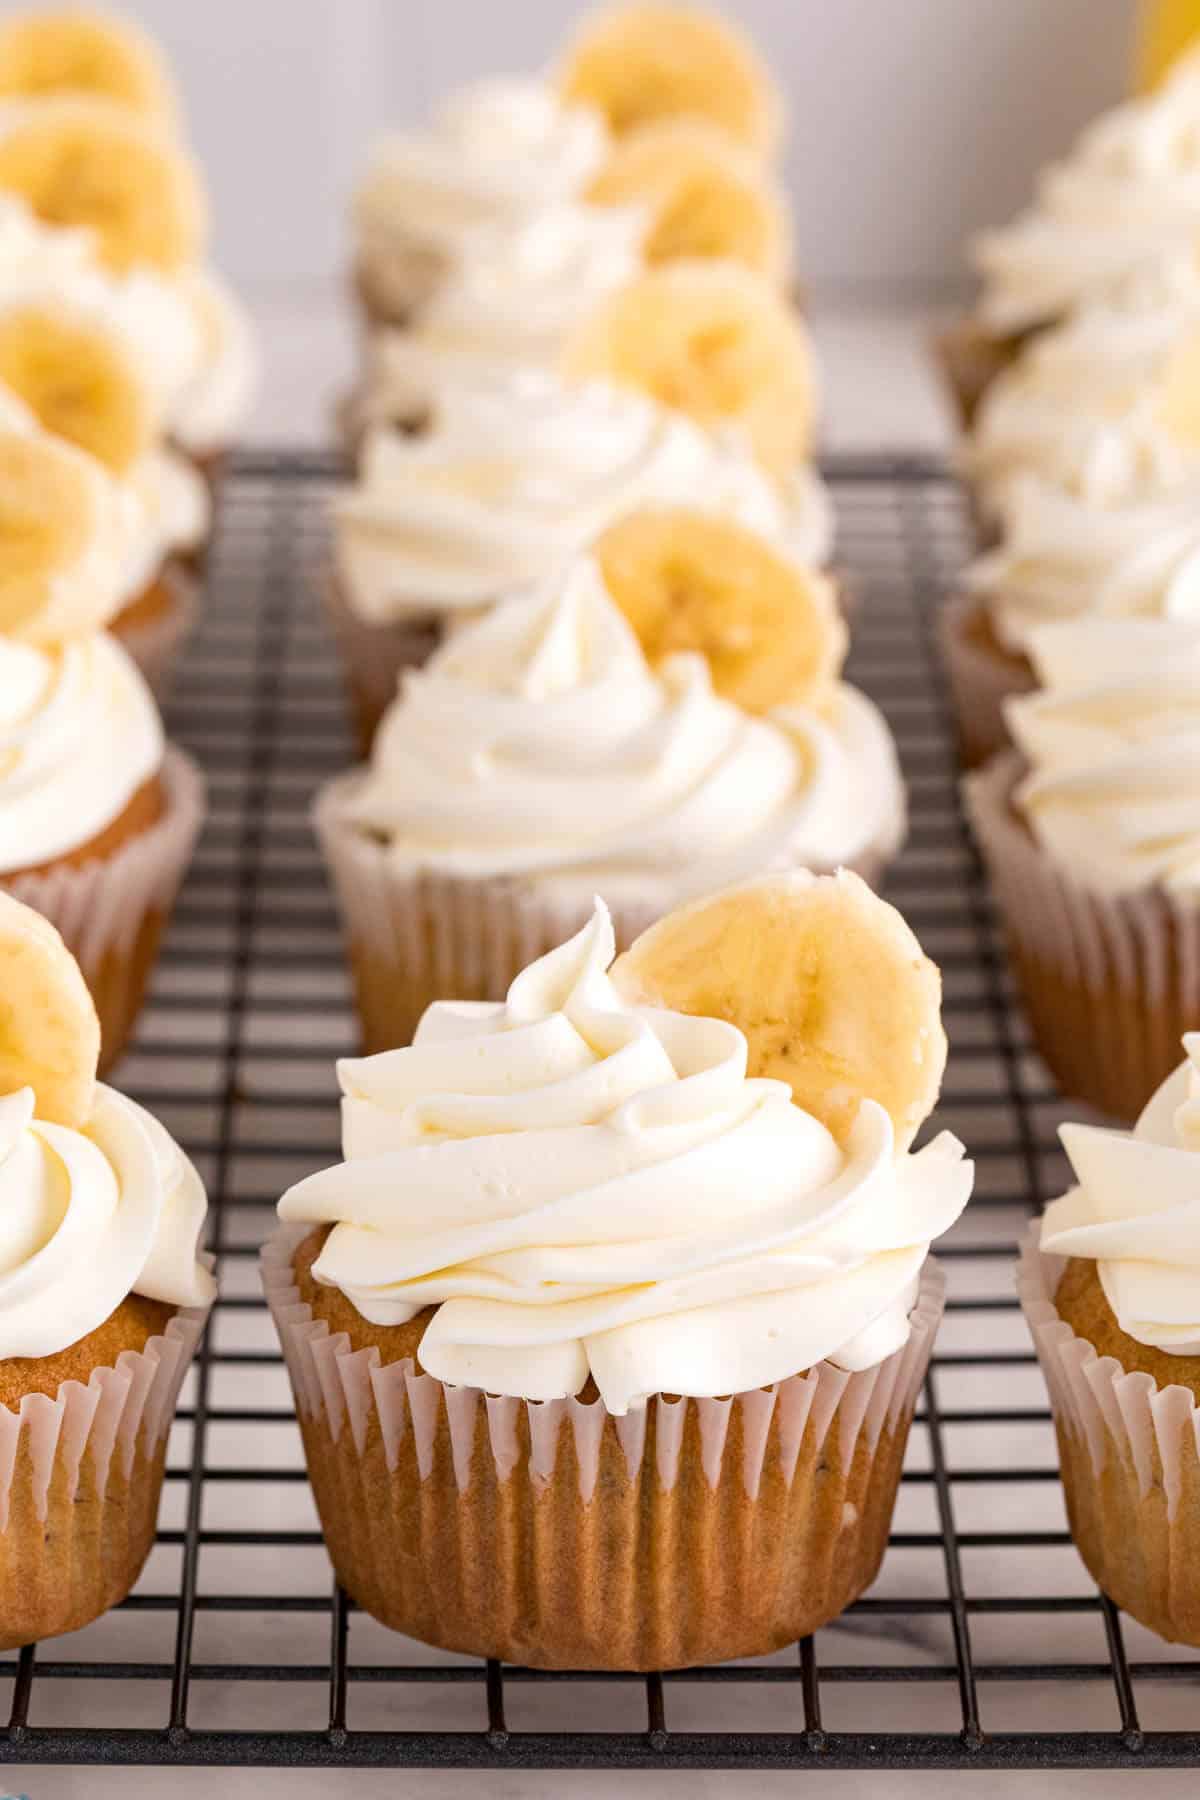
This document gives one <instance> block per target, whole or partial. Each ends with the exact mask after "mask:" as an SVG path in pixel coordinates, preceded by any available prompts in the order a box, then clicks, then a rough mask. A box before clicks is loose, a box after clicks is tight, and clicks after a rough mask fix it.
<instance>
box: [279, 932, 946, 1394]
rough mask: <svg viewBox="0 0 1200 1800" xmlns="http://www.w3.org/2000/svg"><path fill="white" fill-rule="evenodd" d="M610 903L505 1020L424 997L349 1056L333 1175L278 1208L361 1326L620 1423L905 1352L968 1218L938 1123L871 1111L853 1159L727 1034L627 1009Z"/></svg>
mask: <svg viewBox="0 0 1200 1800" xmlns="http://www.w3.org/2000/svg"><path fill="white" fill-rule="evenodd" d="M612 956H613V931H612V924H611V921H610V919H609V917H608V913H607V911H606V909H605V908H604V906H603V904H602V903H600V902H597V904H596V909H595V912H594V915H593V917H592V919H591V921H590V923H589V924H588V925H586V926H585V927H584V929H583V930H582V931H580V932H579V934H578V935H577V936H576V937H574V938H572V939H571V940H570V941H569V942H568V943H566V944H564V945H563V946H562V947H561V948H560V949H558V950H555V951H552V952H551V953H550V955H548V956H545V957H543V958H542V959H541V960H540V961H539V962H536V963H533V964H532V965H531V966H530V967H529V968H528V969H526V970H525V971H524V973H523V974H521V975H519V976H518V977H517V979H516V981H515V982H514V983H513V985H512V987H511V988H510V989H509V993H508V999H507V1001H506V1002H504V1003H502V1004H500V1005H495V1006H492V1005H486V1004H485V1005H470V1004H454V1003H449V1002H448V1003H442V1004H438V1005H434V1006H432V1007H430V1009H429V1011H428V1012H427V1013H426V1014H425V1017H424V1018H423V1019H422V1021H421V1024H420V1026H419V1027H418V1030H417V1034H416V1037H415V1039H414V1042H413V1044H412V1046H411V1047H410V1048H408V1049H404V1050H392V1051H388V1052H386V1053H385V1054H383V1055H382V1056H374V1057H369V1058H367V1059H365V1060H361V1061H343V1062H341V1063H340V1064H339V1065H338V1075H339V1079H340V1081H341V1084H342V1091H343V1095H344V1098H343V1102H342V1130H343V1149H344V1153H345V1158H346V1160H345V1162H343V1163H341V1164H339V1165H338V1166H337V1167H335V1168H332V1169H328V1170H326V1171H324V1172H323V1173H321V1174H318V1175H314V1176H311V1177H310V1178H309V1179H308V1180H307V1181H303V1182H301V1183H300V1184H299V1185H298V1186H297V1187H294V1188H292V1189H291V1190H290V1191H289V1192H288V1193H287V1194H285V1195H284V1197H283V1199H282V1201H281V1202H280V1208H279V1210H280V1214H281V1216H282V1217H283V1218H285V1219H296V1220H305V1221H311V1222H312V1223H314V1224H318V1223H330V1224H332V1225H333V1227H334V1229H333V1230H332V1232H331V1233H330V1235H329V1237H328V1239H327V1240H326V1243H325V1245H324V1247H323V1249H322V1251H321V1255H320V1257H319V1258H318V1260H317V1262H316V1263H315V1264H314V1271H313V1272H314V1274H315V1276H316V1278H317V1279H318V1280H319V1281H324V1282H327V1283H329V1284H331V1285H333V1286H336V1287H338V1288H340V1289H341V1290H342V1292H343V1293H344V1294H345V1295H346V1296H347V1297H348V1298H349V1299H350V1300H351V1301H352V1303H353V1304H354V1305H355V1306H356V1307H357V1309H358V1311H359V1312H360V1313H361V1314H362V1315H363V1317H364V1318H366V1319H369V1320H371V1321H373V1322H375V1323H379V1324H385V1325H392V1324H402V1323H404V1322H405V1321H406V1320H408V1319H410V1318H412V1317H413V1316H414V1315H415V1314H416V1313H417V1312H419V1311H420V1310H421V1308H423V1307H426V1306H436V1307H437V1309H438V1310H437V1312H436V1313H435V1315H434V1317H433V1319H432V1321H431V1323H430V1324H429V1326H428V1328H427V1330H426V1332H425V1335H424V1337H423V1339H422V1341H421V1346H420V1352H419V1354H420V1361H421V1363H422V1365H423V1366H424V1367H425V1369H426V1370H428V1372H429V1373H430V1374H432V1375H435V1376H437V1377H439V1378H440V1379H441V1380H443V1381H451V1382H457V1383H463V1384H467V1385H470V1386H473V1387H480V1388H483V1389H485V1390H486V1391H487V1392H489V1393H498V1394H515V1395H518V1396H521V1397H524V1398H526V1399H533V1400H545V1399H553V1398H557V1397H560V1396H564V1395H569V1394H576V1393H578V1392H579V1391H580V1389H581V1388H582V1387H583V1386H584V1385H585V1383H586V1382H587V1379H588V1376H589V1375H591V1376H592V1377H593V1379H594V1380H595V1382H596V1385H597V1387H598V1389H599V1391H600V1396H601V1398H602V1400H603V1401H604V1404H605V1405H606V1406H607V1407H608V1409H609V1411H610V1412H613V1413H617V1414H622V1413H625V1412H627V1411H629V1409H630V1408H631V1407H635V1408H636V1407H640V1406H642V1405H644V1403H645V1401H646V1400H647V1398H648V1397H649V1396H650V1395H652V1394H656V1393H676V1394H699V1395H710V1396H711V1395H719V1394H729V1393H738V1392H742V1391H744V1390H745V1389H748V1388H753V1387H761V1386H766V1385H769V1384H770V1383H771V1382H774V1381H779V1380H782V1379H785V1378H786V1377H787V1376H790V1375H794V1374H798V1373H799V1372H800V1371H802V1370H804V1369H807V1368H809V1367H811V1366H812V1364H814V1363H816V1362H819V1361H821V1360H822V1359H823V1358H826V1357H829V1358H832V1359H833V1360H834V1361H836V1362H838V1363H840V1364H841V1366H842V1367H844V1368H847V1369H859V1368H869V1367H872V1366H873V1365H874V1364H876V1363H878V1362H880V1361H882V1359H883V1358H884V1357H885V1356H888V1355H890V1354H891V1353H892V1352H893V1351H894V1350H896V1349H898V1348H899V1347H900V1346H901V1345H902V1344H903V1343H904V1342H905V1340H906V1338H907V1336H908V1330H909V1325H908V1314H909V1311H910V1309H911V1307H912V1304H913V1299H914V1296H915V1292H916V1282H917V1276H918V1274H919V1271H920V1268H921V1265H922V1263H923V1262H924V1260H925V1257H926V1254H927V1252H928V1249H929V1245H930V1241H931V1240H932V1239H933V1238H935V1237H937V1236H939V1235H940V1234H941V1233H942V1232H943V1231H945V1230H947V1229H948V1227H949V1226H950V1225H952V1224H953V1223H954V1221H955V1219H957V1217H958V1216H959V1214H960V1213H961V1211H962V1209H963V1207H964V1205H965V1204H966V1201H967V1197H968V1195H969V1193H970V1188H971V1176H972V1170H971V1165H970V1164H969V1163H967V1162H964V1161H963V1155H962V1146H961V1145H960V1144H958V1143H957V1142H956V1140H955V1139H954V1138H952V1137H950V1136H949V1135H948V1134H943V1135H942V1136H941V1137H939V1138H937V1139H936V1140H935V1141H934V1142H933V1143H932V1144H930V1145H929V1146H928V1147H927V1148H926V1149H924V1150H922V1151H919V1152H918V1153H917V1154H916V1155H915V1156H914V1155H908V1154H903V1155H897V1153H896V1147H895V1144H894V1142H893V1137H892V1126H891V1120H890V1119H889V1118H888V1116H887V1114H886V1113H885V1112H884V1111H883V1110H882V1108H881V1107H879V1106H877V1105H875V1103H874V1102H873V1101H869V1100H867V1101H864V1102H863V1104H862V1106H861V1109H860V1111H859V1115H858V1119H857V1121H856V1124H855V1127H854V1130H853V1133H852V1136H851V1141H850V1144H849V1147H848V1149H847V1150H845V1151H843V1150H841V1149H840V1148H839V1147H838V1145H837V1144H836V1143H835V1142H834V1140H833V1138H832V1137H831V1136H830V1135H829V1133H828V1131H827V1130H826V1129H825V1127H824V1126H823V1125H821V1124H820V1123H819V1122H818V1121H817V1120H816V1119H814V1118H813V1117H811V1115H809V1114H808V1113H805V1112H802V1111H801V1109H800V1108H799V1107H798V1106H797V1105H795V1103H794V1102H793V1100H792V1097H791V1093H790V1090H789V1089H788V1088H787V1087H786V1086H785V1085H784V1084H783V1083H782V1082H777V1081H750V1080H747V1078H746V1040H745V1038H744V1036H743V1035H742V1033H741V1032H740V1031H739V1030H738V1029H737V1028H736V1026H733V1025H730V1024H726V1023H725V1022H723V1021H721V1020H716V1019H695V1018H688V1017H685V1016H684V1015H682V1014H679V1013H669V1012H663V1011H658V1010H655V1009H650V1008H633V1007H630V1006H628V1005H626V1004H625V1003H624V1002H623V1001H622V1000H621V998H620V996H619V995H618V993H617V991H616V989H615V988H614V987H613V985H612V983H611V981H610V980H609V978H608V975H607V974H606V972H605V971H606V970H607V968H608V965H609V963H610V962H611V960H612Z"/></svg>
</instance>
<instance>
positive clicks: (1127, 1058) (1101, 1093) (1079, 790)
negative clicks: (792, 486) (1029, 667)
mask: <svg viewBox="0 0 1200 1800" xmlns="http://www.w3.org/2000/svg"><path fill="white" fill-rule="evenodd" d="M1032 654H1033V660H1034V665H1035V668H1036V670H1037V674H1038V678H1039V680H1040V681H1041V683H1042V684H1043V691H1041V692H1039V693H1035V694H1031V695H1029V696H1027V697H1025V698H1022V699H1018V700H1013V701H1010V702H1009V705H1008V721H1009V725H1010V728H1011V731H1012V735H1013V738H1014V740H1015V742H1016V744H1017V746H1018V752H1019V753H1010V754H1008V755H1005V756H1002V757H998V758H996V759H995V760H994V761H993V762H991V763H989V765H988V766H987V768H986V769H985V770H983V771H982V772H981V773H979V774H977V775H975V776H973V777H972V778H971V779H970V780H969V782H968V785H967V797H968V802H969V806H970V811H971V817H972V820H973V823H974V825H975V829H976V832H977V835H978V837H979V841H980V846H981V848H982V851H983V854H984V858H985V860H986V862H987V864H988V869H989V873H990V875H991V878H992V883H993V886H994V889H995V893H996V898H997V900H998V902H999V906H1000V911H1001V915H1002V918H1003V922H1004V926H1005V931H1006V935H1007V937H1008V941H1009V946H1010V950H1011V953H1012V957H1013V961H1014V966H1015V970H1016V974H1017V977H1018V980H1019V982H1020V985H1021V989H1022V992H1023V996H1024V1000H1025V1006H1026V1010H1027V1011H1028V1014H1029V1018H1030V1023H1031V1026H1032V1028H1033V1035H1034V1041H1035V1043H1036V1044H1037V1047H1038V1049H1039V1050H1040V1051H1041V1053H1042V1055H1043V1056H1044V1057H1045V1059H1046V1062H1047V1063H1048V1064H1049V1066H1050V1069H1051V1072H1052V1073H1053V1075H1054V1077H1055V1079H1056V1080H1057V1082H1058V1084H1059V1086H1060V1087H1061V1088H1062V1090H1063V1092H1064V1093H1066V1094H1069V1095H1071V1096H1072V1097H1074V1098H1076V1099H1080V1100H1085V1101H1087V1102H1088V1103H1089V1104H1091V1105H1093V1106H1096V1107H1098V1108H1100V1110H1101V1111H1104V1112H1108V1113H1112V1114H1114V1115H1116V1116H1117V1117H1119V1118H1124V1119H1131V1118H1133V1117H1135V1116H1136V1114H1137V1112H1138V1110H1139V1109H1140V1108H1141V1107H1142V1106H1143V1105H1144V1104H1145V1102H1146V1100H1147V1099H1148V1098H1149V1096H1150V1095H1151V1094H1152V1093H1153V1091H1154V1089H1155V1088H1156V1087H1157V1086H1158V1085H1159V1083H1160V1082H1161V1081H1162V1080H1163V1079H1164V1077H1165V1075H1166V1074H1167V1072H1169V1070H1170V1069H1171V1068H1172V1067H1173V1066H1174V1062H1175V1058H1176V1054H1177V1049H1178V1045H1179V1041H1180V1038H1181V1037H1182V1035H1183V1033H1184V1032H1185V1031H1186V1030H1188V1029H1189V1028H1190V1025H1191V1023H1192V1021H1194V1020H1195V1019H1197V1018H1200V906H1198V902H1200V807H1198V805H1197V801H1196V793H1197V781H1198V779H1200V621H1195V620H1193V621H1189V622H1177V621H1163V620H1150V621H1147V620H1109V621H1099V620H1088V621H1085V622H1081V623H1077V624H1067V625H1053V626H1043V627H1042V628H1041V629H1040V630H1039V631H1037V632H1036V633H1035V634H1034V637H1033V642H1032Z"/></svg>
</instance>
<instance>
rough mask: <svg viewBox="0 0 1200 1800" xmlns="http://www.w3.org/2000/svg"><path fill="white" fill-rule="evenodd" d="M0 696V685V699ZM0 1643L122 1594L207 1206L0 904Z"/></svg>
mask: <svg viewBox="0 0 1200 1800" xmlns="http://www.w3.org/2000/svg"><path fill="white" fill-rule="evenodd" d="M3 691H4V690H3V689H2V688H0V692H3ZM0 963H2V965H3V969H4V998H5V1006H4V1022H3V1028H2V1029H0V1196H2V1197H3V1206H2V1208H0V1212H2V1215H3V1219H4V1226H3V1231H2V1233H0V1452H2V1453H0V1471H2V1473H0V1647H3V1648H4V1649H6V1650H11V1649H15V1648H16V1647H17V1646H19V1645H22V1644H31V1643H34V1642H36V1641H37V1640H38V1639H40V1638H46V1637H53V1636H56V1635H57V1634H58V1633H61V1632H66V1631H77V1630H78V1629H79V1628H80V1627H81V1626H83V1625H86V1624H87V1623H88V1621H89V1620H91V1619H94V1618H96V1617H97V1616H98V1615H99V1614H100V1613H102V1612H104V1611H105V1610H106V1609H107V1608H108V1607H110V1606H115V1605H116V1604H117V1603H118V1602H119V1601H121V1600H123V1599H124V1597H125V1595H126V1594H127V1593H128V1592H129V1590H130V1588H131V1587H132V1586H133V1583H134V1582H135V1581H136V1579H137V1577H138V1574H139V1572H140V1570H141V1567H142V1564H143V1563H144V1562H145V1560H146V1557H147V1555H148V1554H149V1552H150V1548H151V1546H152V1544H153V1542H154V1531H155V1522H156V1518H157V1513H158V1501H159V1494H160V1491H161V1488H162V1478H163V1461H164V1457H165V1453H166V1443H167V1432H168V1428H169V1426H170V1423H171V1418H172V1415H173V1413H174V1410H175V1402H176V1398H177V1396H178V1393H179V1388H180V1384H181V1382H182V1380H183V1377H184V1374H185V1373H186V1370H187V1366H188V1363H189V1361H190V1359H191V1356H192V1353H193V1351H194V1350H195V1347H196V1344H197V1342H198V1340H199V1337H200V1333H201V1331H202V1330H203V1327H204V1321H205V1318H206V1316H207V1313H208V1309H209V1307H210V1305H211V1302H212V1298H213V1293H214V1284H213V1279H212V1276H211V1274H210V1273H209V1270H208V1267H207V1259H205V1258H202V1257H201V1256H200V1255H199V1254H198V1250H197V1242H198V1238H199V1235H200V1232H201V1231H202V1229H203V1224H204V1215H205V1196H204V1189H203V1187H202V1186H201V1183H200V1179H199V1177H198V1175H197V1173H196V1171H195V1169H194V1168H193V1167H192V1165H191V1163H190V1162H189V1161H188V1160H187V1158H186V1157H185V1156H184V1155H183V1153H182V1151H181V1150H180V1149H179V1148H178V1146H177V1145H176V1144H175V1143H174V1142H173V1141H172V1139H171V1138H170V1137H169V1136H168V1135H167V1133H166V1132H165V1131H164V1130H163V1128H162V1126H161V1125H159V1124H157V1123H156V1121H155V1120H154V1119H152V1118H151V1117H150V1115H149V1114H148V1113H146V1112H144V1111H143V1110H142V1108H141V1107H140V1106H135V1105H134V1104H133V1102H132V1101H130V1100H126V1099H124V1098H123V1097H122V1096H121V1095H120V1094H118V1093H115V1092H114V1091H113V1089H111V1088H108V1087H104V1086H102V1085H101V1084H100V1083H98V1082H97V1081H96V1079H95V1074H96V1054H97V1050H98V1047H99V1041H100V1034H99V1028H98V1024H97V1020H96V1014H95V1010H94V1008H93V1006H92V1003H91V1000H90V998H89V995H88V991H87V988H86V987H85V985H84V982H83V979H82V977H81V975H80V973H79V970H78V968H77V967H76V966H75V964H74V962H73V961H72V959H71V957H70V956H69V955H68V953H67V951H66V949H65V947H64V946H63V943H62V940H61V939H60V938H59V937H58V935H57V933H56V932H55V931H54V930H53V928H52V927H51V926H50V925H49V924H48V923H47V922H46V920H44V919H42V918H41V917H39V916H38V915H37V914H35V913H32V912H30V911H29V910H28V909H27V908H25V907H23V906H20V905H18V904H17V902H16V901H15V900H13V899H11V898H10V897H9V896H8V895H6V894H3V893H0Z"/></svg>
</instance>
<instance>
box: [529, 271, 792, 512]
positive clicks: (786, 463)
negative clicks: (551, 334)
mask: <svg viewBox="0 0 1200 1800" xmlns="http://www.w3.org/2000/svg"><path fill="white" fill-rule="evenodd" d="M563 369H564V373H565V374H566V375H567V377H568V378H569V379H573V380H589V379H593V378H601V379H605V380H608V381H613V382H616V383H618V384H619V385H620V386H622V387H631V388H636V389H638V390H639V391H640V392H642V393H647V394H650V395H651V396H652V397H653V398H654V399H655V400H657V401H658V402H659V404H660V405H662V406H667V407H672V408H673V409H674V410H675V411H677V412H682V413H687V414H688V416H689V417H690V418H693V419H695V420H696V421H697V423H698V424H700V425H703V426H705V427H707V428H708V429H710V430H711V429H715V428H717V427H722V426H732V427H735V428H737V430H738V431H740V432H741V433H742V434H743V435H744V437H745V438H746V440H747V442H748V444H749V446H750V448H751V449H752V450H753V452H754V454H755V455H756V456H757V458H758V460H759V462H761V463H762V465H763V466H764V468H766V469H769V470H770V471H771V472H772V474H774V475H776V476H777V477H779V478H781V479H782V478H784V477H790V476H791V475H792V474H793V472H794V471H795V468H796V464H797V463H798V462H800V461H802V460H803V459H804V458H805V457H806V456H807V454H808V451H809V449H810V447H811V444H812V437H813V424H814V412H815V408H816V384H815V376H814V372H813V357H812V351H811V348H810V345H809V340H808V333H807V332H806V330H805V328H804V326H803V324H802V323H801V321H800V319H799V317H798V316H797V314H796V313H794V312H793V311H792V309H791V308H790V307H789V306H788V305H787V304H786V303H785V301H784V300H783V299H782V298H781V297H780V295H779V293H778V292H777V291H776V289H775V288H774V287H773V286H772V284H771V283H770V282H769V281H767V280H766V279H765V278H764V277H763V276H762V275H757V274H755V273H754V272H753V271H752V270H750V269H744V268H740V267H739V266H738V265H737V264H736V263H731V262H701V261H688V262H676V263H664V264H663V265H661V266H660V267H659V268H657V269H650V270H648V271H647V273H646V274H645V275H640V276H638V277H637V279H636V280H634V281H631V282H629V283H628V284H627V285H626V286H625V287H623V288H619V289H618V290H617V292H616V293H615V294H613V295H612V296H611V297H610V298H609V299H608V300H606V301H605V302H603V303H602V305H601V306H599V307H598V308H597V309H596V311H595V312H593V313H592V314H591V316H590V317H589V318H587V319H585V321H584V322H583V324H582V325H581V326H580V327H579V329H578V331H577V332H576V333H575V334H574V336H573V337H572V338H571V339H570V340H569V341H568V343H567V345H566V348H565V350H564V353H563Z"/></svg>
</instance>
